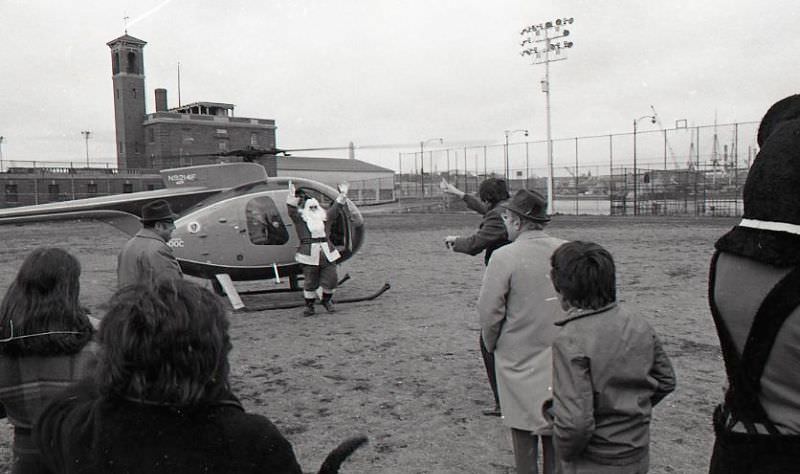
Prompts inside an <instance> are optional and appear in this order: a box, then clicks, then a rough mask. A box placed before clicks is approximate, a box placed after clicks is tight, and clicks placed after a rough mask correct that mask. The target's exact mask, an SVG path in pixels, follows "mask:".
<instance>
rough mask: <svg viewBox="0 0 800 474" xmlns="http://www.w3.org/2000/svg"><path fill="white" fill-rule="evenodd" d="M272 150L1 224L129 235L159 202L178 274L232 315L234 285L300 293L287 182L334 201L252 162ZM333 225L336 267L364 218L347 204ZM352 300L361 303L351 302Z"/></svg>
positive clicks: (330, 193)
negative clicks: (89, 226) (101, 228)
mask: <svg viewBox="0 0 800 474" xmlns="http://www.w3.org/2000/svg"><path fill="white" fill-rule="evenodd" d="M276 151H281V150H257V149H255V150H249V155H244V156H243V155H241V154H240V155H239V156H243V158H244V159H243V161H242V162H233V163H224V162H223V163H215V164H208V165H196V166H188V167H181V168H170V169H163V170H161V171H160V172H159V173H160V175H161V178H162V181H163V183H164V186H165V188H163V189H157V190H151V191H140V192H135V193H124V194H117V195H110V196H102V197H92V198H85V199H76V200H73V201H64V202H54V203H47V204H40V205H32V206H21V207H15V208H8V209H0V225H3V224H20V223H29V222H44V221H55V220H74V219H95V220H100V221H103V222H106V223H108V224H111V225H113V226H114V227H116V228H118V229H120V230H122V231H123V232H125V233H126V234H129V235H131V236H132V235H134V234H135V233H136V232H138V230H139V229H140V228H141V223H140V221H139V218H140V217H141V207H142V205H144V204H145V203H147V202H150V201H153V200H156V199H164V200H166V201H167V202H169V204H170V207H171V208H172V210H173V212H175V213H176V214H177V216H178V217H177V218H176V220H175V230H174V231H173V233H172V238H171V239H170V241H169V242H167V245H169V246H170V247H171V248H172V250H173V253H174V255H175V257H176V259H177V260H178V263H179V264H180V267H181V270H182V271H183V273H184V274H186V275H191V276H194V277H199V278H204V279H208V280H211V282H212V286H213V288H214V289H215V290H216V291H217V292H218V293H219V294H222V295H225V296H227V297H228V298H229V300H230V302H231V305H232V306H233V308H234V309H241V308H243V307H244V306H245V305H244V303H243V302H242V300H241V297H240V295H239V292H238V291H237V290H236V288H235V286H234V285H233V282H234V281H251V280H267V279H275V281H276V282H277V283H281V278H285V279H288V281H289V289H288V290H266V291H261V292H262V293H263V292H272V291H296V290H298V289H299V285H298V276H299V275H301V274H302V271H301V268H300V266H299V264H297V263H296V262H295V261H294V254H295V250H296V248H297V246H298V238H297V233H296V232H295V231H294V230H293V229H292V226H293V224H292V221H291V219H289V216H288V209H287V206H286V204H285V202H286V195H287V193H288V185H289V181H290V180H291V182H292V183H293V184H294V186H295V188H296V189H297V191H298V192H299V193H303V194H305V195H306V196H308V197H314V198H316V199H317V201H319V203H320V204H321V205H322V206H323V207H325V208H327V207H328V206H330V205H331V204H332V203H333V200H334V199H336V197H337V196H338V194H339V193H338V191H337V190H336V189H334V188H332V187H330V186H328V185H325V184H323V183H320V182H317V181H314V180H310V179H305V178H299V177H291V178H290V177H269V176H267V172H266V170H265V168H264V167H263V166H262V165H261V164H259V163H257V162H254V159H253V158H257V157H259V156H263V155H264V154H275V152H276ZM335 219H336V220H335V221H334V223H333V225H332V230H331V241H332V242H333V244H334V245H335V246H336V247H337V249H338V250H339V252H340V254H341V255H342V257H341V259H340V260H339V261H338V262H342V261H345V260H347V259H349V258H351V257H352V256H353V255H355V254H356V253H357V252H358V250H359V249H360V248H361V245H362V243H363V241H364V218H363V216H362V215H361V212H360V211H359V210H358V208H357V207H356V206H355V204H353V202H352V201H350V200H349V199H348V200H346V205H345V206H342V207H341V209H340V211H339V215H338V216H336V217H335ZM387 289H388V288H387ZM384 291H385V290H384ZM253 293H255V292H253ZM380 293H382V291H381V292H379V293H378V294H380ZM375 296H377V294H376V295H375ZM364 299H372V298H371V297H370V298H364ZM356 300H360V299H351V300H350V301H356Z"/></svg>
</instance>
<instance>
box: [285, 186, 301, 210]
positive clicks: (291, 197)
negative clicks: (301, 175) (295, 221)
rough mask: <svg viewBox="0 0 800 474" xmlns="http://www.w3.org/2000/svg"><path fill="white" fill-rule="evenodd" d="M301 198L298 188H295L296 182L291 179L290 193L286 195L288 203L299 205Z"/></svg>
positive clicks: (289, 204) (288, 204)
mask: <svg viewBox="0 0 800 474" xmlns="http://www.w3.org/2000/svg"><path fill="white" fill-rule="evenodd" d="M299 202H300V198H298V197H297V190H296V189H295V188H294V183H292V181H291V180H289V193H288V194H287V195H286V205H287V206H290V207H297V204H298V203H299Z"/></svg>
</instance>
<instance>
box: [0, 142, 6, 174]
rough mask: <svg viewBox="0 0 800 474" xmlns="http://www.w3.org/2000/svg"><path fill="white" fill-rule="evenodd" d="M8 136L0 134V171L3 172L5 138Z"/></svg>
mask: <svg viewBox="0 0 800 474" xmlns="http://www.w3.org/2000/svg"><path fill="white" fill-rule="evenodd" d="M5 138H6V137H4V136H2V135H0V173H2V172H3V140H4V139H5Z"/></svg>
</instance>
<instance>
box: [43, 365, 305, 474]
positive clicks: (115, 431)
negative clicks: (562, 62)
mask: <svg viewBox="0 0 800 474" xmlns="http://www.w3.org/2000/svg"><path fill="white" fill-rule="evenodd" d="M33 437H34V440H35V441H36V442H37V443H38V445H39V447H40V449H41V450H42V456H43V457H44V460H45V463H46V464H47V465H48V467H49V468H50V469H51V470H52V472H53V473H54V474H72V473H76V474H77V473H81V474H95V473H96V474H101V473H107V474H114V473H119V474H123V473H124V474H137V473H141V474H183V473H186V474H197V473H259V474H265V473H275V474H279V473H280V474H283V473H291V474H301V473H302V471H301V469H300V466H299V464H298V462H297V459H296V458H295V455H294V451H293V450H292V445H291V444H290V443H289V441H288V440H287V439H286V438H284V437H283V435H282V434H281V433H280V432H279V431H278V429H277V428H276V427H275V425H273V424H272V422H270V421H269V420H268V419H267V418H265V417H263V416H260V415H254V414H248V413H245V412H244V409H242V406H241V405H240V404H239V402H238V400H236V398H235V397H234V396H233V395H229V397H226V400H223V401H220V402H216V403H214V404H210V405H205V406H202V407H197V408H193V409H179V408H176V407H170V406H162V405H153V404H143V403H139V402H135V401H129V400H124V399H120V398H106V397H103V396H101V395H100V394H99V393H97V391H96V389H95V388H94V386H93V384H92V383H91V382H89V381H84V382H82V383H80V384H77V385H75V386H73V387H71V388H70V389H68V390H67V392H65V393H64V394H62V395H61V396H59V397H57V398H56V399H55V401H54V402H53V403H51V404H50V405H49V406H48V407H47V408H46V409H45V411H44V412H43V413H42V415H41V417H40V418H39V421H38V422H37V423H36V425H35V426H34V431H33Z"/></svg>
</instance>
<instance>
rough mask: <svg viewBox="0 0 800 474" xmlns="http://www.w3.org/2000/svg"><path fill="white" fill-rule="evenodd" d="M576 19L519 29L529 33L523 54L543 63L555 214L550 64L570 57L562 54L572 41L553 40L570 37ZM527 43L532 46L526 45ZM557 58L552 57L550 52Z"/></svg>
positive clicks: (549, 181) (550, 198)
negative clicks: (568, 27) (567, 26)
mask: <svg viewBox="0 0 800 474" xmlns="http://www.w3.org/2000/svg"><path fill="white" fill-rule="evenodd" d="M574 21H575V19H574V18H558V19H556V20H554V21H548V22H545V23H539V24H538V25H530V26H527V27H525V28H523V29H522V31H520V33H519V34H520V35H522V36H526V38H525V39H523V40H522V42H521V43H520V46H522V48H523V50H522V52H521V53H520V55H521V56H531V57H532V59H533V63H531V64H544V79H543V80H542V82H541V84H542V92H544V93H545V104H546V105H545V108H546V113H547V213H548V214H552V213H553V139H552V135H551V130H550V63H551V62H553V61H563V60H565V59H567V58H566V57H565V56H562V55H561V54H562V50H564V53H566V50H567V49H569V48H572V46H573V45H574V43H573V42H572V41H563V40H562V41H553V40H558V39H560V38H564V37H567V36H569V30H568V29H566V28H565V26H566V25H571V24H572V23H573V22H574ZM539 43H541V44H539ZM526 45H530V46H529V47H526ZM551 53H552V54H554V55H555V56H556V57H555V58H551V57H550V54H551Z"/></svg>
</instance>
